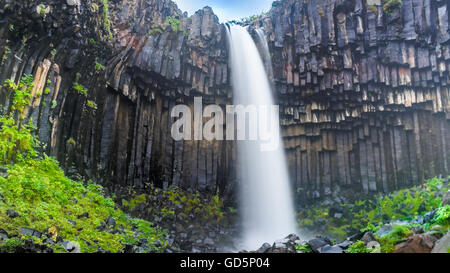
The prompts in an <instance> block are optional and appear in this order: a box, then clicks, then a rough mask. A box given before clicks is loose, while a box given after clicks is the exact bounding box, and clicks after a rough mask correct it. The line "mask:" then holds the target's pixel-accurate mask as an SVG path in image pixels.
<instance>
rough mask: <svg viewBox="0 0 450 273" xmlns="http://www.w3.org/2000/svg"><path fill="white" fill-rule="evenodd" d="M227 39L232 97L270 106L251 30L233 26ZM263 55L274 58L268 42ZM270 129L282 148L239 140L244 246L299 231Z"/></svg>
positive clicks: (280, 154)
mask: <svg viewBox="0 0 450 273" xmlns="http://www.w3.org/2000/svg"><path fill="white" fill-rule="evenodd" d="M228 40H229V46H230V58H231V59H230V62H231V73H232V75H231V77H232V86H233V98H234V103H235V104H236V105H256V106H260V105H266V106H268V107H270V106H271V105H273V104H274V100H273V97H272V92H271V87H270V82H269V79H268V77H267V74H266V71H265V68H264V64H263V61H262V59H261V56H260V54H259V52H258V49H257V46H256V44H255V42H254V41H253V39H252V38H251V36H250V34H249V33H248V31H247V30H246V29H245V28H243V27H241V26H230V31H229V33H228ZM262 40H263V41H264V42H265V43H267V42H266V40H265V38H264V39H262ZM266 54H267V55H266ZM265 55H266V56H265V57H266V58H269V59H270V56H269V52H268V47H267V44H266V46H265ZM271 133H272V134H275V135H274V137H278V138H279V139H280V146H279V148H278V149H277V150H275V151H271V152H262V151H261V149H260V144H261V141H238V147H237V148H238V161H239V162H238V163H239V164H238V166H239V167H238V168H239V170H238V176H239V180H240V195H241V211H242V219H243V238H242V239H243V246H242V247H244V248H246V249H257V248H258V247H260V246H261V245H262V244H263V243H265V242H268V243H272V242H274V241H275V240H277V239H281V238H284V237H286V236H287V235H288V234H291V233H295V232H296V228H295V221H294V208H293V202H292V194H291V190H290V185H289V175H288V171H287V167H286V159H285V155H284V149H283V147H282V143H283V142H282V141H281V137H280V129H279V128H277V129H276V130H272V131H271Z"/></svg>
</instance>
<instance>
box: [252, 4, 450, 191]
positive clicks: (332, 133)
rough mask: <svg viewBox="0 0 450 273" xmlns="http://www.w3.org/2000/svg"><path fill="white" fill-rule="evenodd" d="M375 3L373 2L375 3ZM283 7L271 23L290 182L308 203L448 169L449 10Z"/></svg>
mask: <svg viewBox="0 0 450 273" xmlns="http://www.w3.org/2000/svg"><path fill="white" fill-rule="evenodd" d="M372 2H373V3H372ZM377 2H378V3H380V1H371V3H369V2H366V1H362V0H356V1H345V0H338V1H336V0H325V1H322V0H310V1H295V0H285V1H279V2H278V4H277V5H275V6H274V7H273V8H272V10H271V12H270V13H269V14H268V15H266V16H265V17H264V18H262V19H260V20H258V21H256V22H253V23H252V25H253V27H264V28H265V30H266V32H267V33H268V35H269V44H270V48H271V51H272V54H273V60H272V61H273V66H274V69H273V70H274V78H275V79H274V80H275V85H276V91H277V96H278V101H279V103H280V104H281V105H282V113H283V117H282V118H281V120H282V123H283V135H284V137H285V138H284V139H285V145H286V149H287V151H288V155H287V156H288V160H289V163H290V170H291V177H292V179H293V180H294V181H295V185H296V187H297V188H302V189H304V192H303V193H301V194H302V195H303V196H304V197H305V198H316V197H319V196H320V197H324V196H327V195H331V194H333V193H339V192H341V193H342V191H345V190H347V189H349V190H350V191H352V192H364V193H371V192H376V191H390V190H392V189H395V188H397V187H406V186H411V185H413V184H416V183H420V182H421V181H422V180H423V178H424V177H429V176H430V175H431V176H433V175H436V174H439V173H448V171H449V162H450V161H449V159H450V158H449V156H450V155H449V151H450V147H449V129H450V127H449V89H448V83H449V79H450V78H449V73H448V71H449V64H450V63H449V61H450V48H449V46H448V44H449V38H450V32H449V24H448V17H449V8H450V6H449V5H448V2H446V1H430V0H424V1H413V0H404V1H402V3H403V4H402V6H401V7H400V8H397V9H394V10H392V11H390V10H383V7H382V6H381V5H380V6H371V5H370V4H376V3H377Z"/></svg>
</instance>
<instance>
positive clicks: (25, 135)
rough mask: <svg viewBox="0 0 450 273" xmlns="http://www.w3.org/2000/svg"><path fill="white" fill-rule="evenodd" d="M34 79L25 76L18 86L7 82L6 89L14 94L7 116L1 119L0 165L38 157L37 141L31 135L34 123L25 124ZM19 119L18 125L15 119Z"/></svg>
mask: <svg viewBox="0 0 450 273" xmlns="http://www.w3.org/2000/svg"><path fill="white" fill-rule="evenodd" d="M33 81H34V79H33V77H32V76H30V75H26V76H24V77H23V78H22V79H21V80H20V82H19V83H18V84H15V83H14V82H12V81H10V80H7V81H6V87H7V89H8V90H9V91H10V92H11V93H12V94H13V101H12V106H11V108H10V110H9V111H8V113H7V115H4V116H1V117H0V124H1V125H2V127H1V129H0V163H1V164H12V163H15V162H21V161H26V160H28V159H30V158H33V157H34V156H36V152H35V150H34V147H35V146H36V141H35V140H34V138H33V137H32V135H31V131H32V130H33V129H34V128H33V126H32V121H31V120H30V122H29V124H28V125H27V124H23V122H24V111H25V108H26V107H27V106H28V105H29V104H30V102H31V98H32V95H31V90H32V89H33V85H34V84H33ZM15 116H16V117H18V120H19V121H18V123H17V122H16V119H15V118H14V117H15Z"/></svg>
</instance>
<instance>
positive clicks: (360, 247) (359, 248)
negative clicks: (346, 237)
mask: <svg viewBox="0 0 450 273" xmlns="http://www.w3.org/2000/svg"><path fill="white" fill-rule="evenodd" d="M345 252H346V253H371V252H372V250H370V249H368V248H367V247H366V244H365V243H364V242H363V241H357V242H356V243H354V244H352V245H351V246H349V247H348V249H347V250H346V251H345Z"/></svg>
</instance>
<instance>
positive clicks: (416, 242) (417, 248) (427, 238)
mask: <svg viewBox="0 0 450 273" xmlns="http://www.w3.org/2000/svg"><path fill="white" fill-rule="evenodd" d="M436 240H437V238H436V237H434V236H431V235H429V234H418V235H413V236H412V237H410V238H408V239H407V240H406V241H405V242H403V243H400V244H398V245H396V246H395V250H394V253H430V252H431V250H432V249H433V246H434V243H435V242H436Z"/></svg>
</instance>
